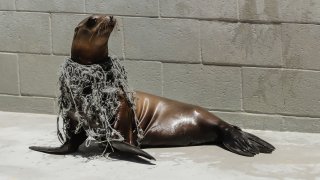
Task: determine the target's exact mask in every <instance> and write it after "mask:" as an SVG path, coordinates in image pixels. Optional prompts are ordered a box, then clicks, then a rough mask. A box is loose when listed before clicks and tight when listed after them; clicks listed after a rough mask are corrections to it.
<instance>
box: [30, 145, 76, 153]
mask: <svg viewBox="0 0 320 180" xmlns="http://www.w3.org/2000/svg"><path fill="white" fill-rule="evenodd" d="M29 149H31V150H34V151H39V152H44V153H48V154H58V155H62V154H70V153H73V152H76V151H77V149H78V148H77V147H76V148H75V147H74V146H72V145H71V144H70V143H65V144H63V145H62V146H60V147H40V146H30V147H29Z"/></svg>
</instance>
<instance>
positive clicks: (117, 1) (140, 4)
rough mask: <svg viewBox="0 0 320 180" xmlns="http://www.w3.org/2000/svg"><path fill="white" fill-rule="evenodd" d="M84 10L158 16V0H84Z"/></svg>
mask: <svg viewBox="0 0 320 180" xmlns="http://www.w3.org/2000/svg"><path fill="white" fill-rule="evenodd" d="M86 12H89V13H103V14H113V15H131V16H158V0H130V1H128V0H108V1H105V0H86Z"/></svg>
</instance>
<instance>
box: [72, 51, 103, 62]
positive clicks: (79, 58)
mask: <svg viewBox="0 0 320 180" xmlns="http://www.w3.org/2000/svg"><path fill="white" fill-rule="evenodd" d="M82 53H83V52H82ZM71 59H72V60H73V61H74V62H77V63H79V64H83V65H92V64H101V63H103V62H104V61H106V60H108V59H109V53H108V48H107V49H106V50H105V52H104V54H103V55H100V56H94V57H90V56H87V54H85V53H84V54H83V55H81V54H77V53H71Z"/></svg>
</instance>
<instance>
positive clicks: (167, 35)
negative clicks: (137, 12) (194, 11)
mask: <svg viewBox="0 0 320 180" xmlns="http://www.w3.org/2000/svg"><path fill="white" fill-rule="evenodd" d="M124 26H125V28H124V36H125V54H126V58H127V59H137V60H160V61H165V62H188V63H200V47H199V46H200V43H199V22H198V21H196V20H187V19H152V18H125V19H124Z"/></svg>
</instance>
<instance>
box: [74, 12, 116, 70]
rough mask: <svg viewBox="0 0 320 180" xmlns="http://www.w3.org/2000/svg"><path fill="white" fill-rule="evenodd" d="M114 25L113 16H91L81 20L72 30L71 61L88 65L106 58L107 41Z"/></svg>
mask: <svg viewBox="0 0 320 180" xmlns="http://www.w3.org/2000/svg"><path fill="white" fill-rule="evenodd" d="M115 24H116V19H115V18H114V17H113V16H106V15H92V16H90V17H88V18H86V19H84V20H82V21H81V22H80V23H79V24H78V26H77V27H76V28H75V30H74V36H73V42H72V48H71V59H72V60H73V61H75V62H77V63H80V64H85V65H90V64H97V63H101V62H103V61H104V60H106V59H107V58H108V40H109V37H110V34H111V32H112V30H113V28H114V26H115Z"/></svg>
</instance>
